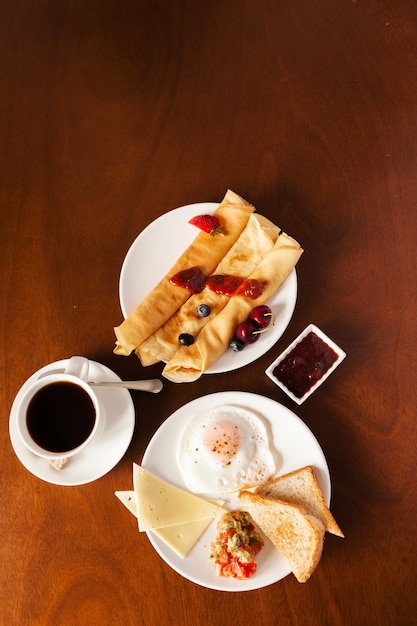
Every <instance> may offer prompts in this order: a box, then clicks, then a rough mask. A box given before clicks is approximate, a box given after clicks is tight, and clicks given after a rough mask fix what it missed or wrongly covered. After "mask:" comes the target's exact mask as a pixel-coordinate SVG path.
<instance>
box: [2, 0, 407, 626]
mask: <svg viewBox="0 0 417 626" xmlns="http://www.w3.org/2000/svg"><path fill="white" fill-rule="evenodd" d="M0 33H1V36H0V50H1V54H0V85H1V88H0V142H1V143H0V145H1V151H0V191H1V200H0V210H1V227H0V242H1V265H0V267H1V276H0V297H1V312H2V323H1V341H2V350H1V355H2V356H1V370H0V375H1V381H0V388H1V392H0V393H1V449H2V453H1V455H0V473H1V485H2V507H1V514H0V519H1V526H0V529H1V533H0V534H1V547H0V572H1V586H0V605H1V607H2V615H3V617H2V618H1V619H2V620H3V621H2V623H4V624H7V625H16V626H23V625H27V624H30V625H32V624H33V625H42V626H43V625H59V626H64V625H65V626H66V625H70V624H71V625H72V624H77V626H81V625H89V626H92V625H94V626H95V625H100V626H104V625H107V624H109V625H110V624H111V625H115V624H117V625H119V624H120V625H121V624H123V625H128V624H132V625H133V624H135V625H136V624H145V625H151V626H152V625H153V624H183V625H184V626H188V625H189V626H194V625H195V624H207V625H208V626H214V625H215V624H221V625H223V624H226V623H234V624H252V623H256V624H258V625H259V626H261V625H269V624H280V625H281V626H284V625H293V624H294V625H295V624H297V625H298V624H299V625H303V626H305V625H310V624H311V625H313V624H314V625H318V626H322V625H324V624H325V625H327V624H328V625H333V626H334V625H335V624H338V625H339V624H340V625H349V626H350V625H354V626H357V625H358V626H359V625H363V624H378V625H381V626H385V625H390V626H391V625H409V624H411V623H414V622H415V619H416V617H415V616H416V609H417V601H416V594H415V562H416V556H417V549H416V542H417V531H416V528H417V525H416V517H417V504H416V501H417V489H416V469H417V464H416V447H417V434H416V433H417V429H416V383H415V376H416V357H415V354H416V330H415V329H416V324H415V315H416V270H415V267H416V261H415V251H416V248H417V237H416V226H417V222H416V201H417V170H416V163H417V161H416V146H417V122H416V110H417V80H416V71H417V60H416V59H417V5H416V3H415V1H414V0H396V1H395V2H388V1H386V0H385V1H384V0H382V1H379V2H378V1H377V0H357V1H356V2H355V1H352V0H339V1H338V2H334V1H333V0H316V1H315V2H310V1H307V0H281V1H279V2H278V1H272V0H271V1H270V2H265V1H263V0H260V1H259V2H255V1H250V0H247V1H243V0H240V1H237V0H236V1H233V0H230V1H219V2H198V1H195V0H176V1H175V2H169V1H166V0H156V1H153V2H145V1H142V0H138V1H133V0H124V1H123V0H120V1H116V0H113V1H111V0H100V1H98V0H96V1H91V2H76V1H74V0H73V1H62V2H56V1H54V2H52V1H48V0H39V1H38V2H30V1H29V0H21V1H20V2H13V1H12V0H5V1H4V2H3V3H2V18H1V21H0ZM227 188H231V189H233V190H234V191H236V192H237V193H239V194H241V195H242V196H243V197H245V198H246V199H248V200H250V201H251V202H252V203H254V204H255V206H256V207H257V210H258V211H259V212H260V213H264V214H265V215H267V216H269V217H270V218H271V219H273V220H274V221H275V222H277V223H278V224H279V225H280V226H281V227H282V228H284V229H285V230H286V231H287V232H289V233H290V234H292V235H293V236H294V237H296V238H297V239H298V241H300V242H301V244H302V246H303V247H304V249H305V253H304V255H303V257H302V259H301V260H300V263H299V265H298V281H299V284H298V287H299V291H298V300H297V305H296V309H295V312H294V316H293V318H292V320H291V323H290V325H289V326H288V328H287V330H286V332H285V333H284V335H283V336H282V337H281V339H280V340H279V342H278V343H277V345H276V346H275V347H274V348H273V349H272V350H270V351H269V352H268V353H267V354H266V355H264V356H263V357H261V358H260V359H259V360H258V361H256V362H254V363H253V364H251V365H249V366H247V367H245V368H243V369H241V370H238V371H234V372H230V373H228V374H226V375H223V376H218V375H210V376H208V375H206V376H203V377H202V378H201V379H200V380H199V381H197V382H195V383H192V384H184V385H178V384H177V385H176V384H174V383H169V382H166V383H165V388H164V390H163V392H162V393H161V394H160V395H159V396H152V395H148V394H143V393H142V394H141V393H133V394H132V397H133V401H134V404H135V408H136V416H137V422H136V429H135V433H134V436H133V439H132V443H131V445H130V447H129V449H128V451H127V453H126V455H125V456H124V458H123V459H122V460H121V461H120V463H119V464H118V465H117V466H116V467H115V468H114V469H113V470H112V471H111V472H109V473H108V474H107V475H105V476H103V477H102V478H100V479H99V480H97V481H94V482H92V483H89V484H87V485H83V486H79V487H62V486H56V485H52V484H49V483H46V482H44V481H42V480H39V479H38V478H36V477H34V476H33V475H32V474H31V473H30V472H28V471H27V470H26V469H25V468H24V467H23V465H22V464H21V463H20V462H19V460H18V458H17V457H16V455H15V454H14V451H13V449H12V446H11V444H10V440H9V433H8V423H9V412H10V407H11V405H12V402H13V399H14V397H15V395H16V393H17V392H18V390H19V388H20V387H21V385H22V384H23V383H24V381H25V380H26V379H27V378H28V377H29V376H30V375H31V374H32V373H33V372H34V371H36V370H37V369H38V368H40V367H42V366H44V365H46V364H47V363H49V362H52V361H55V360H58V359H62V358H67V357H69V356H71V355H73V354H83V355H85V356H87V357H89V358H92V359H94V360H97V361H100V362H102V363H104V364H105V365H107V366H109V367H111V368H112V369H113V370H114V371H115V372H116V373H117V374H118V375H120V376H121V377H123V378H147V377H154V376H159V375H160V372H161V369H162V368H161V367H160V366H159V365H157V366H152V367H151V368H149V369H144V368H143V367H142V366H141V365H140V363H139V361H138V360H137V359H136V357H134V356H131V357H129V358H124V357H118V356H115V355H114V354H113V353H112V349H113V342H114V335H113V326H115V325H117V324H119V323H120V321H121V319H122V315H121V310H120V304H119V299H118V281H119V273H120V269H121V266H122V262H123V260H124V257H125V254H126V252H127V250H128V248H129V246H130V244H131V243H132V241H133V240H134V239H135V237H136V236H137V235H138V233H139V232H140V231H141V230H142V229H143V228H144V227H145V226H146V225H147V224H148V223H149V222H151V221H152V220H153V219H155V218H156V217H158V216H159V215H161V214H162V213H165V212H166V211H169V210H170V209H173V208H175V207H178V206H181V205H184V204H188V203H192V202H200V201H220V200H221V199H222V197H223V195H224V193H225V191H226V189H227ZM173 237H175V233H173ZM142 271H143V272H145V271H146V268H143V269H142ZM138 280H140V274H139V275H138ZM310 322H314V323H316V324H317V325H318V326H320V327H321V328H322V329H323V330H324V331H325V332H327V333H328V334H329V335H330V336H331V337H332V338H333V339H334V340H335V341H336V342H337V343H338V344H339V345H340V346H341V347H342V348H343V349H344V350H345V351H346V352H347V355H348V356H347V359H346V360H345V362H344V363H343V364H342V366H341V367H340V368H339V369H338V370H337V371H336V373H335V374H334V375H333V376H332V377H331V378H330V379H329V380H328V381H327V382H326V383H325V384H324V385H323V387H321V389H320V390H319V391H318V392H317V393H316V394H315V395H313V396H312V397H311V398H310V399H309V400H308V401H307V402H306V403H305V404H303V405H302V406H301V407H297V406H296V405H295V404H294V403H292V402H291V400H289V399H288V398H286V396H284V394H282V393H281V392H280V391H279V390H278V389H277V388H276V387H275V386H274V385H273V384H272V383H271V382H270V381H269V379H267V377H266V376H265V375H264V370H265V368H266V366H267V365H269V363H270V362H271V361H272V360H273V359H274V358H275V357H276V356H277V355H278V353H279V352H280V351H281V350H282V349H283V348H284V347H286V345H288V343H289V342H290V341H291V340H292V339H293V338H294V337H295V336H296V335H297V334H298V333H299V332H300V331H301V330H302V329H303V328H304V327H305V326H306V325H307V324H308V323H310ZM229 389H230V390H235V389H239V390H243V391H252V392H256V393H261V394H263V395H265V396H268V397H270V398H273V399H275V400H277V401H279V402H281V403H282V404H284V405H285V406H287V407H289V408H291V409H292V410H293V411H295V412H296V413H297V415H299V416H300V418H301V419H302V420H303V421H304V422H305V423H306V424H307V425H308V426H309V428H310V429H311V430H312V432H313V433H314V434H315V436H316V437H317V439H318V441H319V442H320V444H321V446H322V448H323V451H324V453H325V455H326V458H327V461H328V464H329V468H330V473H331V479H332V511H333V513H334V515H335V517H336V519H337V521H338V522H339V524H340V526H341V527H342V528H343V530H344V532H345V535H346V538H345V539H344V540H340V539H338V538H335V537H333V536H328V537H327V538H326V543H325V549H324V553H323V558H322V560H321V563H320V565H319V567H318V569H317V570H316V572H315V573H314V574H313V576H312V578H311V579H310V581H309V582H307V583H306V584H304V585H301V584H299V583H297V581H296V580H295V578H294V577H293V576H288V577H287V578H285V579H284V580H282V581H280V582H278V583H276V584H274V585H272V586H269V587H266V588H264V589H260V590H256V591H252V592H247V593H244V594H242V593H238V594H231V593H221V592H217V591H212V590H208V589H205V588H203V587H200V586H198V585H195V584H193V583H191V582H189V581H187V580H185V579H184V578H182V577H181V576H179V575H178V574H177V573H176V572H174V571H173V570H172V569H170V567H169V566H168V565H166V564H165V562H163V561H162V560H161V559H160V558H159V556H158V555H157V554H156V552H155V551H154V550H153V548H152V547H151V545H150V543H149V541H148V539H147V537H146V536H144V535H142V534H139V533H138V531H137V527H136V524H135V522H134V520H133V518H130V517H129V515H128V514H127V513H125V512H124V510H123V509H122V507H121V505H120V503H119V502H118V501H117V500H116V498H115V497H114V495H113V493H114V491H115V490H117V489H130V488H131V476H132V462H133V461H136V462H140V461H141V459H142V455H143V453H144V450H145V448H146V446H147V444H148V442H149V440H150V438H151V437H152V435H153V433H154V432H155V430H156V429H157V427H158V426H159V425H160V424H161V423H162V422H163V421H164V420H165V419H166V418H167V417H168V416H169V415H170V414H171V413H172V412H173V411H174V410H176V409H177V408H179V407H180V406H182V405H183V404H185V403H187V402H189V401H190V400H192V399H194V398H197V397H199V396H202V395H204V394H208V393H211V392H215V391H220V390H229ZM161 462H162V460H161Z"/></svg>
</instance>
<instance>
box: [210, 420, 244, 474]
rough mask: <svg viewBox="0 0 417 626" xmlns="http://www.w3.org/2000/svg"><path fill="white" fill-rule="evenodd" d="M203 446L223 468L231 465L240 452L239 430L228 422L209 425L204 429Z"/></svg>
mask: <svg viewBox="0 0 417 626" xmlns="http://www.w3.org/2000/svg"><path fill="white" fill-rule="evenodd" d="M203 444H204V447H205V448H206V450H207V452H208V453H209V454H210V456H213V455H214V456H215V458H216V461H217V462H219V463H221V464H222V465H223V466H225V465H229V464H230V463H231V461H232V459H233V457H234V456H235V455H236V453H237V451H238V450H239V445H240V434H239V428H238V427H237V425H236V424H232V423H231V422H227V421H221V422H214V423H212V424H209V425H208V426H206V427H205V429H204V438H203Z"/></svg>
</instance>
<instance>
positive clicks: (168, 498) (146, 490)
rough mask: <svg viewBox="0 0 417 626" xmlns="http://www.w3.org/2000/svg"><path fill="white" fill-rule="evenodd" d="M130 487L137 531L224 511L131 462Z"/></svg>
mask: <svg viewBox="0 0 417 626" xmlns="http://www.w3.org/2000/svg"><path fill="white" fill-rule="evenodd" d="M133 486H134V490H135V504H136V512H137V517H138V524H139V530H140V531H141V532H142V531H147V530H155V529H160V528H167V527H169V526H177V525H178V524H184V523H188V522H195V521H198V520H207V519H213V518H214V517H216V516H217V515H220V514H221V513H224V509H222V508H221V507H220V506H218V505H217V504H214V503H213V502H210V501H209V500H205V499H203V498H199V497H198V496H195V495H194V494H192V493H189V492H187V491H184V490H182V489H179V488H178V487H175V486H174V485H171V484H170V483H167V482H165V481H164V480H162V479H161V478H158V477H157V476H155V475H153V474H151V473H150V472H148V471H147V470H145V469H144V468H143V467H141V466H139V465H137V464H136V463H134V464H133Z"/></svg>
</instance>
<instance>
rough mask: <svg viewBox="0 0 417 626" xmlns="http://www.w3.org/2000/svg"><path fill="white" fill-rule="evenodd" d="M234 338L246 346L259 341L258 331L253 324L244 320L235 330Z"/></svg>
mask: <svg viewBox="0 0 417 626" xmlns="http://www.w3.org/2000/svg"><path fill="white" fill-rule="evenodd" d="M236 337H237V338H238V339H240V340H241V341H243V343H246V344H249V343H255V341H257V340H258V339H259V331H258V329H257V328H256V326H255V324H253V323H252V322H250V321H249V320H246V321H245V322H242V323H241V324H239V326H238V327H237V328H236Z"/></svg>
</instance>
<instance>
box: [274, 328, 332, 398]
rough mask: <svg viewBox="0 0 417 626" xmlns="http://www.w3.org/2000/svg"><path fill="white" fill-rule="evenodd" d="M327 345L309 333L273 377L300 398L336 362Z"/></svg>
mask: <svg viewBox="0 0 417 626" xmlns="http://www.w3.org/2000/svg"><path fill="white" fill-rule="evenodd" d="M337 359H338V355H337V353H336V352H335V351H334V350H333V348H331V347H330V346H329V345H327V343H325V342H324V341H323V339H321V338H320V337H318V336H317V335H316V333H314V332H313V331H311V332H309V333H308V334H307V335H306V336H305V337H304V338H303V339H301V341H300V342H299V343H297V344H296V346H295V347H294V348H293V349H292V350H291V351H290V352H289V353H288V354H287V356H285V357H284V359H283V360H282V361H280V362H279V363H278V365H277V366H276V367H275V368H274V370H273V374H274V376H275V377H276V378H277V379H278V380H279V381H280V382H281V383H282V384H283V385H285V387H287V389H288V390H289V391H291V393H293V394H294V396H296V397H297V398H302V397H303V396H304V394H306V393H307V392H308V391H309V390H310V389H311V388H312V387H313V385H315V384H316V382H317V381H319V380H320V379H321V378H322V377H323V376H324V374H325V373H326V372H327V371H328V370H329V369H330V368H331V366H332V365H333V363H334V362H335V361H337Z"/></svg>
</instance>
